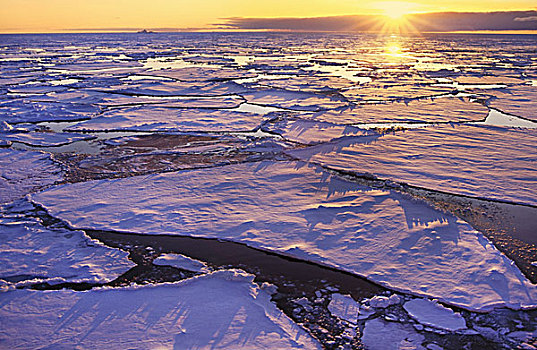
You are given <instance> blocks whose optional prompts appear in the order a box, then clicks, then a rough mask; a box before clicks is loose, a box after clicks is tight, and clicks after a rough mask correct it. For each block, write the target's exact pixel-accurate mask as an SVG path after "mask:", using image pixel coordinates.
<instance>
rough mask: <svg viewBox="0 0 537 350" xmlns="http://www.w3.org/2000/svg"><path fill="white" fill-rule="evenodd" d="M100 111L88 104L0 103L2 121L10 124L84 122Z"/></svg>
mask: <svg viewBox="0 0 537 350" xmlns="http://www.w3.org/2000/svg"><path fill="white" fill-rule="evenodd" d="M99 111H100V109H99V108H98V107H95V106H92V105H87V104H75V103H56V102H38V101H28V100H9V101H4V102H0V120H1V121H5V122H8V123H10V124H13V123H37V122H47V121H51V122H60V121H74V120H84V119H89V118H91V117H93V116H94V115H96V114H97V113H98V112H99Z"/></svg>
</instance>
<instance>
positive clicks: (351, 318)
mask: <svg viewBox="0 0 537 350" xmlns="http://www.w3.org/2000/svg"><path fill="white" fill-rule="evenodd" d="M328 310H329V311H330V313H331V314H332V315H333V316H336V317H338V318H340V319H343V320H345V321H347V322H350V323H352V324H356V323H357V322H358V314H359V313H360V303H358V302H356V301H355V300H354V299H353V298H352V297H351V296H350V295H342V294H339V293H334V294H332V299H331V300H330V304H328Z"/></svg>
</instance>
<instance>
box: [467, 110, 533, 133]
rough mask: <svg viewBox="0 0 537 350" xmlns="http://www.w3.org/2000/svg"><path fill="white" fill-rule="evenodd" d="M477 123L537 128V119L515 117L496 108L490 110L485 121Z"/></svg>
mask: <svg viewBox="0 0 537 350" xmlns="http://www.w3.org/2000/svg"><path fill="white" fill-rule="evenodd" d="M475 124H477V125H479V124H483V125H492V126H508V127H515V128H529V129H537V120H536V121H531V120H527V119H522V118H519V117H515V116H512V115H508V114H504V113H502V112H500V111H497V110H495V109H491V110H490V113H489V115H488V116H487V119H485V121H484V122H477V123H475Z"/></svg>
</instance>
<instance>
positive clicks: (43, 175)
mask: <svg viewBox="0 0 537 350" xmlns="http://www.w3.org/2000/svg"><path fill="white" fill-rule="evenodd" d="M61 179H62V175H61V168H60V167H59V165H57V164H55V163H54V162H52V160H51V158H50V155H48V154H44V153H39V152H30V151H15V150H10V149H0V204H4V203H9V202H11V201H13V200H15V199H17V198H20V197H22V196H24V195H26V194H28V193H30V192H32V191H36V190H38V189H40V188H43V187H46V186H50V185H52V184H54V183H55V182H56V181H59V180H61Z"/></svg>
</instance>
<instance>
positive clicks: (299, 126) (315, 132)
mask: <svg viewBox="0 0 537 350" xmlns="http://www.w3.org/2000/svg"><path fill="white" fill-rule="evenodd" d="M262 129H264V130H266V131H269V132H272V133H276V134H278V135H281V136H282V137H283V138H284V139H286V140H288V141H293V142H300V143H303V144H315V143H321V142H329V141H332V140H334V139H337V138H341V137H350V136H372V135H376V136H377V137H378V136H380V135H379V134H377V133H376V132H374V131H369V130H364V129H360V128H357V127H355V126H351V125H339V124H331V123H325V122H316V121H312V120H303V119H296V120H292V119H284V120H280V121H278V122H276V123H274V124H269V125H267V126H264V127H263V128H262Z"/></svg>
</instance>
